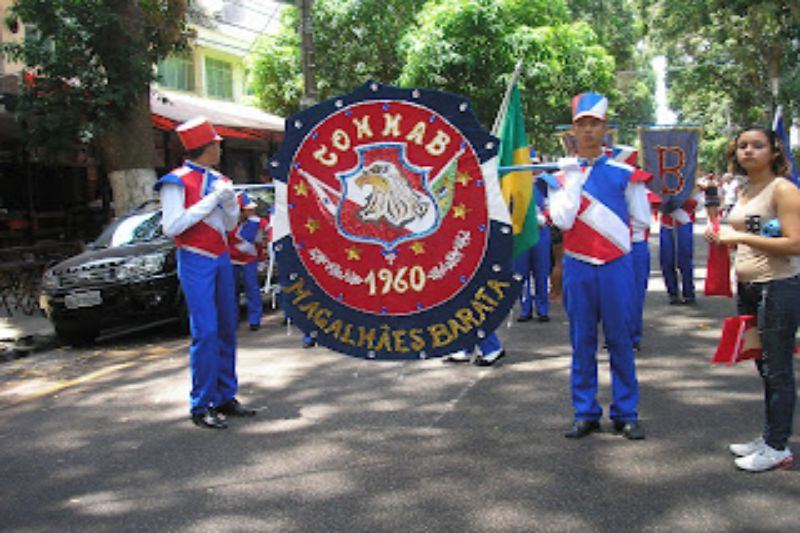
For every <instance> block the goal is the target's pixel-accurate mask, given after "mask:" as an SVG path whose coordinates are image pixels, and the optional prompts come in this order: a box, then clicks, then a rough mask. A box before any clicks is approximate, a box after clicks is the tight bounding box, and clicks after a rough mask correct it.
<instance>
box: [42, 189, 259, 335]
mask: <svg viewBox="0 0 800 533" xmlns="http://www.w3.org/2000/svg"><path fill="white" fill-rule="evenodd" d="M247 192H248V194H249V195H250V196H251V197H252V198H253V199H254V200H255V201H256V202H257V203H258V204H259V209H258V210H257V212H258V213H259V214H260V215H261V216H265V215H266V214H267V211H268V209H269V206H270V205H271V204H272V190H271V189H270V188H266V187H264V188H258V189H254V190H251V189H250V188H248V191H247ZM39 306H40V307H41V308H42V309H43V310H44V312H45V314H46V315H47V317H48V318H49V319H50V322H51V323H52V324H53V326H54V328H55V330H56V333H57V334H58V336H59V337H61V338H62V339H63V340H64V341H66V342H68V343H70V344H85V343H89V342H92V341H93V340H95V339H96V338H97V337H98V336H100V335H101V334H107V333H112V332H120V331H125V332H127V331H134V330H136V329H141V328H142V327H152V326H156V325H160V324H165V323H169V322H175V323H176V324H177V325H178V327H180V328H182V329H183V330H188V314H187V309H186V304H185V302H184V300H183V294H182V293H181V289H180V283H179V282H178V275H177V263H176V258H175V244H174V242H173V241H172V239H170V238H168V237H166V236H165V235H164V234H163V233H162V230H161V209H160V206H159V204H158V202H157V201H151V202H147V203H145V204H143V205H142V206H140V207H139V208H137V209H136V210H134V211H133V212H131V213H130V214H128V215H126V216H124V217H121V218H119V219H117V220H115V221H114V222H113V223H112V224H111V225H109V226H108V227H107V228H106V229H105V230H104V231H103V232H102V233H101V234H100V236H99V237H98V238H97V239H96V240H95V241H94V242H92V243H90V244H88V245H87V247H86V249H85V250H84V251H83V252H82V253H80V254H78V255H76V256H74V257H70V258H69V259H66V260H65V261H62V262H61V263H58V264H57V265H55V266H53V267H51V268H49V269H48V270H47V271H46V272H45V273H44V276H43V277H42V282H41V295H40V297H39Z"/></svg>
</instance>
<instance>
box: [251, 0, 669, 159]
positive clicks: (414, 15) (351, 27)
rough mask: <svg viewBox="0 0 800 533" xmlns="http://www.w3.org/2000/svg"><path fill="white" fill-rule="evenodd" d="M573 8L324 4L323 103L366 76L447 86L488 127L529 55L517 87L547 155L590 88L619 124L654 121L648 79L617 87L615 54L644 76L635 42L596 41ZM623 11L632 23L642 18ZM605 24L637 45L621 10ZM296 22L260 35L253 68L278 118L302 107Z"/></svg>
mask: <svg viewBox="0 0 800 533" xmlns="http://www.w3.org/2000/svg"><path fill="white" fill-rule="evenodd" d="M619 2H620V3H621V4H625V5H627V1H626V0H619ZM572 3H574V2H564V1H563V0H555V1H554V0H429V1H428V2H422V1H420V0H383V1H380V0H361V1H355V0H317V1H316V2H315V4H314V11H313V20H314V40H315V47H316V52H315V54H316V61H315V62H316V66H315V75H316V77H317V79H318V84H319V92H320V96H321V97H322V98H328V97H331V96H334V95H336V94H340V93H344V92H348V91H350V90H352V89H353V88H355V87H356V86H358V85H360V84H361V83H363V82H365V81H366V80H368V79H374V80H377V81H380V82H383V83H390V84H396V85H401V86H415V87H428V88H436V89H442V90H448V91H452V92H457V93H459V94H463V95H465V96H467V97H468V98H469V99H470V101H471V102H472V105H473V109H474V110H475V112H476V114H477V115H478V117H479V119H480V120H481V122H482V123H483V124H484V126H485V127H487V128H489V127H491V126H492V123H493V121H494V118H495V115H496V113H497V111H498V108H499V106H500V102H501V100H502V98H503V93H504V91H505V88H506V85H507V83H508V81H509V79H510V76H511V74H512V72H513V70H514V65H515V64H516V62H517V59H518V58H523V60H524V67H523V71H522V74H521V77H520V82H519V83H520V92H521V95H522V99H523V106H524V107H525V111H526V120H527V124H526V129H527V132H528V134H529V136H531V138H532V140H533V141H534V143H535V145H536V146H537V148H539V149H540V150H551V151H554V150H555V149H556V144H557V137H556V136H555V135H554V133H555V130H556V126H557V125H558V124H564V123H568V122H569V120H570V117H569V100H570V98H571V97H572V96H573V95H575V94H577V93H578V92H581V91H586V90H594V91H599V92H604V93H606V94H608V96H609V98H610V99H611V101H612V109H613V108H614V107H615V106H616V109H617V114H616V115H615V116H614V118H615V119H616V120H618V121H620V122H622V123H625V124H629V123H633V122H637V121H640V120H642V119H644V120H651V119H652V116H653V112H654V109H653V106H652V102H653V99H652V93H653V90H652V83H650V84H649V85H648V84H647V80H648V79H647V78H646V75H645V76H642V78H643V79H644V81H642V82H641V83H638V82H639V81H641V80H637V77H636V76H629V78H631V79H633V80H635V81H637V83H633V84H629V85H625V84H617V82H616V81H615V80H616V75H615V69H616V56H615V54H619V56H620V57H621V58H623V60H624V61H626V63H625V65H626V68H629V69H630V70H632V69H633V68H638V63H636V58H635V45H636V43H635V42H633V41H632V42H630V43H628V46H627V47H626V46H625V43H624V42H623V41H624V39H621V38H616V37H615V36H613V35H612V34H613V32H612V31H611V26H612V25H613V24H612V22H609V27H608V30H607V31H606V33H604V34H602V35H598V34H597V33H596V32H595V31H594V30H595V28H594V27H593V26H592V25H591V24H589V23H588V22H587V21H583V20H575V18H576V17H574V16H573V15H572V14H571V9H573V8H572V7H571V5H570V4H572ZM597 9H598V10H599V9H600V8H599V7H598V8H597ZM624 14H625V15H626V16H630V17H633V15H634V12H633V11H631V10H627V11H625V12H624ZM585 16H586V18H591V17H590V14H586V15H585ZM578 18H579V19H580V17H578ZM607 18H608V19H609V21H611V20H614V21H616V22H617V23H619V24H624V25H627V26H630V32H629V33H625V35H630V36H631V37H630V38H631V39H634V38H633V35H635V34H636V32H637V31H638V29H637V27H636V26H635V25H631V24H627V22H626V20H627V19H619V17H617V16H616V15H615V14H609V15H608V17H607ZM296 25H297V13H296V11H295V10H293V9H289V10H287V12H286V13H285V14H284V19H283V21H282V29H281V31H280V32H279V33H278V34H277V35H275V36H271V37H265V38H263V39H262V41H261V43H260V45H259V47H258V49H257V50H258V52H257V54H256V57H255V59H254V61H253V69H252V72H253V74H254V79H255V83H254V89H255V91H254V92H255V94H256V95H257V97H258V98H259V101H260V102H261V105H262V106H264V107H265V108H267V109H269V110H270V111H273V112H277V113H281V114H291V113H293V112H295V111H297V110H298V109H299V103H300V97H301V96H302V93H303V87H302V73H301V70H302V68H301V67H302V65H301V59H300V57H301V56H300V42H299V37H298V36H297V29H296ZM603 38H606V39H607V41H606V42H605V43H604V42H603ZM612 44H613V46H612ZM630 65H634V67H631V66H630ZM650 81H651V82H652V80H650ZM642 83H643V84H644V85H642ZM631 88H632V89H634V90H631V91H630V92H631V96H628V94H626V92H627V91H628V90H629V89H631Z"/></svg>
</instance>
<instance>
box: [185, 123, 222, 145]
mask: <svg viewBox="0 0 800 533" xmlns="http://www.w3.org/2000/svg"><path fill="white" fill-rule="evenodd" d="M175 132H176V133H177V134H178V138H179V139H180V140H181V144H182V145H183V147H184V148H185V149H186V150H194V149H195V148H200V147H201V146H205V145H207V144H208V143H211V142H215V141H221V140H222V137H220V136H219V134H218V133H217V130H215V129H214V126H212V125H211V122H209V121H208V119H207V118H206V117H203V116H199V117H194V118H193V119H191V120H187V121H186V122H184V123H183V124H181V125H179V126H178V127H177V128H175Z"/></svg>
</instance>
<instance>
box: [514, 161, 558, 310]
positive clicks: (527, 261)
mask: <svg viewBox="0 0 800 533" xmlns="http://www.w3.org/2000/svg"><path fill="white" fill-rule="evenodd" d="M547 190H548V186H547V182H546V181H544V179H543V178H542V177H541V176H535V177H534V182H533V196H534V199H535V201H536V207H537V209H538V212H539V213H541V212H543V211H544V210H545V202H546V198H547ZM550 267H551V264H550V230H549V229H548V227H547V226H546V225H544V224H540V225H539V241H538V242H537V243H536V244H535V245H533V246H532V247H531V248H530V249H529V250H526V251H525V252H523V253H522V254H521V255H520V256H519V257H517V258H516V259H514V267H513V268H514V272H517V273H519V274H521V275H522V276H523V280H522V292H520V295H519V304H520V312H519V318H517V322H526V321H528V320H531V319H532V318H533V307H534V304H535V306H536V316H537V317H538V320H539V322H547V321H548V320H550V312H549V310H550V298H549V297H548V281H549V277H550ZM531 275H533V297H532V298H531V285H532V283H531Z"/></svg>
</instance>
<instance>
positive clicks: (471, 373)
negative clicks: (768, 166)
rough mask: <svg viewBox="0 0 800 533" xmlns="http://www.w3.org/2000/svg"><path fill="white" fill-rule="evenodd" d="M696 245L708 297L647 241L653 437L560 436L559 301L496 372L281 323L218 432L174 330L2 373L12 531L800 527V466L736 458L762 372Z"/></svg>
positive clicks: (252, 352) (756, 418) (0, 460)
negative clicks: (721, 347) (331, 344)
mask: <svg viewBox="0 0 800 533" xmlns="http://www.w3.org/2000/svg"><path fill="white" fill-rule="evenodd" d="M698 226H699V225H698ZM698 231H699V228H698ZM695 244H696V246H695V247H696V250H697V256H696V258H695V265H696V271H695V273H696V279H697V286H698V294H699V295H700V297H699V300H698V303H697V305H694V306H671V305H668V302H667V297H666V294H665V292H664V289H663V283H661V281H660V279H661V276H660V272H659V270H658V264H657V259H656V257H655V252H656V249H657V248H656V245H657V235H653V237H652V238H651V251H652V252H653V253H654V254H653V260H652V269H651V290H650V292H649V294H648V297H647V308H646V316H645V322H646V330H645V336H644V341H643V349H642V351H641V352H639V353H638V354H637V366H638V375H639V383H640V387H641V404H640V417H641V421H642V424H643V426H644V428H645V430H646V432H647V439H646V440H644V441H628V440H625V439H624V438H622V437H619V436H615V435H613V434H612V433H611V431H610V423H609V421H608V419H607V418H605V419H604V420H603V426H604V430H605V431H604V432H603V433H602V434H595V435H590V436H588V437H586V438H584V439H581V440H578V441H574V440H569V439H565V438H564V436H563V433H564V431H565V430H566V429H567V428H568V426H569V424H570V421H571V418H572V409H571V405H570V398H569V366H570V349H569V344H568V340H567V321H566V317H565V314H564V311H563V308H562V306H561V305H560V304H554V305H553V306H552V310H551V318H552V320H551V321H550V322H549V323H538V322H535V321H533V322H526V323H522V324H519V323H515V322H512V323H511V324H510V327H503V328H501V330H500V331H499V333H500V336H501V338H502V340H503V342H504V345H505V348H506V350H507V352H508V355H507V356H506V357H505V358H504V359H501V360H500V361H499V362H498V363H497V364H496V365H495V366H493V367H487V368H480V367H475V366H472V365H470V364H452V363H450V364H448V363H444V362H442V361H441V360H438V359H437V360H420V361H411V362H379V361H365V360H360V359H354V358H350V357H347V356H344V355H340V354H337V353H333V352H330V351H328V350H325V349H321V348H315V349H311V350H304V349H302V348H301V337H300V335H299V333H298V332H297V331H291V330H290V329H288V328H287V327H286V326H283V325H281V323H280V320H279V318H278V316H277V314H273V315H271V316H269V317H266V318H265V322H264V324H265V325H264V327H263V328H262V329H261V330H260V331H257V332H251V331H248V330H247V328H246V326H245V325H244V324H243V325H242V326H243V327H241V328H240V329H239V352H238V356H239V366H238V369H239V379H240V394H239V397H240V399H241V400H242V401H243V402H244V403H246V404H247V405H249V406H252V407H255V408H258V409H259V410H260V411H259V413H258V414H257V416H256V417H255V418H253V419H234V420H230V426H231V427H230V428H228V429H227V430H222V431H214V430H204V429H199V428H197V427H195V426H193V425H192V424H191V422H190V420H189V417H188V391H189V371H188V368H187V359H188V358H187V348H188V343H189V339H188V338H186V337H184V336H182V335H180V334H176V333H172V332H170V331H168V330H156V331H152V332H147V333H138V334H136V335H134V336H132V337H130V338H124V339H116V340H109V341H105V342H101V343H99V344H98V345H97V346H94V347H93V348H91V349H84V350H77V349H73V348H69V347H56V348H53V349H50V350H44V351H40V352H36V353H33V354H31V355H29V356H28V357H25V358H22V359H15V360H13V361H9V362H5V363H2V364H0V406H3V407H4V409H3V410H2V414H0V442H1V443H2V445H1V446H0V465H2V476H1V477H0V491H2V492H1V493H0V494H2V496H0V517H2V521H0V529H2V530H3V531H26V532H27V531H56V530H58V531H112V530H113V531H186V532H189V531H191V532H195V531H279V532H334V531H337V532H338V531H342V532H383V531H401V532H405V531H414V532H451V531H452V532H493V531H520V532H523V531H608V532H612V531H614V532H616V531H800V505H798V504H800V477H798V474H799V473H800V471H799V470H798V468H797V467H796V468H795V469H793V470H784V471H778V472H768V473H763V474H748V473H743V472H739V471H737V469H736V468H735V466H734V463H733V458H732V456H731V455H730V454H729V453H728V451H727V445H728V443H730V442H737V441H744V440H750V439H751V438H753V437H754V436H756V435H757V434H758V433H759V431H760V428H761V426H762V424H763V393H762V389H761V384H760V380H759V379H758V377H757V375H756V371H755V369H754V367H753V366H752V364H751V363H749V362H746V363H743V364H740V365H737V366H733V367H724V366H712V365H711V364H710V363H709V360H710V358H711V356H712V354H713V352H714V349H715V346H716V343H717V340H718V337H719V332H720V328H721V324H722V319H723V317H725V316H727V315H732V314H735V304H734V301H733V299H730V298H706V297H703V296H702V286H703V283H702V280H703V277H704V272H705V269H704V265H705V249H706V244H705V242H704V241H703V240H702V239H701V238H700V237H699V236H698V238H696V241H695ZM599 360H600V372H599V375H600V395H599V398H600V401H601V404H602V405H604V406H605V409H606V416H607V409H608V403H609V402H610V397H611V394H610V381H609V373H608V357H607V354H606V353H605V352H602V351H601V352H600V355H599ZM792 444H793V445H794V447H795V448H796V449H797V451H798V452H800V443H798V440H797V438H794V439H793V441H792Z"/></svg>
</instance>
